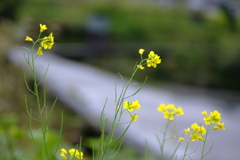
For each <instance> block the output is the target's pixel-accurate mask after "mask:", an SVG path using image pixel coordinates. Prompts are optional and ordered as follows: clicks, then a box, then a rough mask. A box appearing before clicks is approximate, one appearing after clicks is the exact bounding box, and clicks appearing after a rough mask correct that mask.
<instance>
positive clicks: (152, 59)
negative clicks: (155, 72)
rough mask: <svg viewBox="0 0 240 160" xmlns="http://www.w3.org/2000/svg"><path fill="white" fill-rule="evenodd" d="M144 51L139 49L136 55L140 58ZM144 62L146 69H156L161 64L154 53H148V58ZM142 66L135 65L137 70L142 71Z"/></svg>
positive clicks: (158, 57)
mask: <svg viewBox="0 0 240 160" xmlns="http://www.w3.org/2000/svg"><path fill="white" fill-rule="evenodd" d="M144 51H145V50H144V49H139V51H138V53H139V54H140V55H141V56H142V54H143V53H144ZM144 61H146V63H145V64H147V66H148V67H154V68H156V67H157V64H160V63H161V59H160V56H158V55H157V54H155V53H154V51H150V53H149V54H148V58H146V59H144ZM143 65H144V64H142V63H140V64H138V65H137V68H139V69H141V70H143V69H144V67H143Z"/></svg>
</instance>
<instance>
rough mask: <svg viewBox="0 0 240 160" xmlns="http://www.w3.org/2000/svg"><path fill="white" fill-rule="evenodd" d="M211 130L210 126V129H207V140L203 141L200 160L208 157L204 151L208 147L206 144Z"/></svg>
mask: <svg viewBox="0 0 240 160" xmlns="http://www.w3.org/2000/svg"><path fill="white" fill-rule="evenodd" d="M209 129H210V125H208V127H207V133H206V136H205V139H204V140H203V146H202V154H201V158H200V160H202V159H203V158H204V157H205V156H206V154H205V155H204V151H205V146H206V143H207V137H208V132H209ZM208 153H209V152H208Z"/></svg>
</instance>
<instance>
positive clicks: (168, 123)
mask: <svg viewBox="0 0 240 160" xmlns="http://www.w3.org/2000/svg"><path fill="white" fill-rule="evenodd" d="M170 123H171V121H170V120H169V119H168V120H167V124H166V127H165V129H164V132H163V141H162V144H161V145H160V150H161V160H162V159H163V149H164V145H165V142H166V135H167V130H168V127H169V126H170Z"/></svg>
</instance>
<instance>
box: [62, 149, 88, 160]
mask: <svg viewBox="0 0 240 160" xmlns="http://www.w3.org/2000/svg"><path fill="white" fill-rule="evenodd" d="M68 152H69V155H68ZM68 152H67V151H66V150H65V149H64V148H62V149H61V154H60V156H61V157H62V158H63V159H68V157H69V160H70V159H74V158H77V159H83V152H79V151H78V150H77V149H74V148H72V149H69V150H68Z"/></svg>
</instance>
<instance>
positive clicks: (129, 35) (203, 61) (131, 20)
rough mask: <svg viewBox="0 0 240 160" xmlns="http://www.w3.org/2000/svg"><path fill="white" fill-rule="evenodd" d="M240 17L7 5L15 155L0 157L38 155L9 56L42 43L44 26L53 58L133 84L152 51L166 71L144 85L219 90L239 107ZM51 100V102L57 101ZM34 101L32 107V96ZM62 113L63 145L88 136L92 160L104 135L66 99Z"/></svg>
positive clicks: (61, 4) (92, 1)
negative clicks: (29, 43)
mask: <svg viewBox="0 0 240 160" xmlns="http://www.w3.org/2000/svg"><path fill="white" fill-rule="evenodd" d="M239 11H240V1H239V0H121V1H110V0H89V1H88V0H1V2H0V48H1V50H0V56H1V57H0V66H1V68H0V95H1V96H0V125H1V127H0V131H1V134H0V150H1V149H6V148H8V150H9V151H10V152H9V153H7V152H6V154H4V155H0V158H1V156H2V158H1V159H3V158H5V159H23V158H25V159H26V152H27V151H28V152H29V148H31V150H35V149H36V148H34V147H30V146H32V145H33V146H34V144H32V142H31V141H30V138H29V137H26V136H25V135H26V134H27V132H28V130H27V129H28V127H29V119H28V117H27V116H26V110H25V105H24V95H26V94H28V91H27V89H26V88H25V85H24V79H23V70H21V69H20V68H17V67H15V66H14V65H13V64H12V63H10V62H9V61H8V60H7V58H6V54H7V53H8V51H9V49H10V48H12V47H16V46H24V45H25V42H24V40H25V36H26V35H28V36H30V37H37V35H38V33H39V24H40V23H41V24H46V25H47V27H48V28H49V31H51V32H53V34H54V37H55V45H54V47H53V49H52V50H51V51H52V52H53V53H54V54H57V55H60V56H62V57H65V58H68V59H71V60H74V61H77V62H79V63H82V62H84V63H87V64H90V65H93V66H95V67H98V68H100V69H102V70H106V71H108V72H112V73H117V72H120V73H121V74H122V75H124V76H126V77H128V76H130V74H131V71H132V70H131V69H129V68H132V66H133V64H135V63H136V61H138V60H139V55H138V54H136V53H137V51H138V49H139V48H144V49H145V50H146V51H147V52H149V51H150V50H153V51H155V53H157V54H158V55H160V56H161V59H162V64H161V66H160V67H158V68H156V69H145V70H143V71H142V72H141V74H138V75H136V79H137V80H139V81H142V80H143V79H142V77H145V76H149V77H150V81H149V82H148V83H150V84H156V85H163V86H167V87H168V88H170V89H174V90H177V89H179V88H181V89H182V88H185V87H186V88H200V89H204V90H209V91H210V92H211V91H213V92H214V93H217V94H215V95H216V96H219V95H221V96H225V97H227V98H229V99H230V100H229V103H230V104H231V107H236V106H237V105H236V104H237V103H238V102H239V101H240V99H239V98H238V95H239V90H240V83H239V82H240V74H239V70H240V63H239V61H240V45H239V42H240V26H239V24H240V21H239ZM28 81H29V83H31V77H29V79H28ZM172 86H174V87H172ZM49 96H50V98H49V100H48V103H52V102H53V101H54V96H52V97H51V94H50V95H49ZM28 97H29V101H30V102H31V99H33V97H32V95H28ZM57 106H58V107H57V108H56V112H59V114H57V113H56V114H54V118H52V119H53V121H52V124H51V126H52V127H53V128H54V129H56V133H57V130H58V129H59V127H60V126H59V121H57V119H58V120H59V119H60V115H61V114H60V113H61V111H64V113H65V117H66V118H65V119H67V120H68V121H67V122H64V126H65V131H64V134H63V136H64V141H63V143H64V144H65V146H71V145H75V144H77V143H78V142H79V135H82V136H83V139H84V138H85V140H84V141H83V145H84V147H85V149H86V150H87V151H88V152H86V157H88V155H89V156H90V155H91V146H92V144H93V143H94V142H95V139H97V137H98V135H99V133H98V131H97V130H95V129H93V127H92V126H91V125H90V124H88V122H87V121H86V120H85V119H84V118H82V117H81V116H79V115H77V114H76V113H75V112H73V111H71V110H70V109H69V108H68V107H67V106H66V105H65V104H64V103H61V100H60V101H59V102H58V105H57ZM55 116H56V117H55ZM36 132H38V131H37V130H36ZM56 133H55V132H53V133H52V134H53V136H52V140H53V141H54V138H55V137H56V136H55V135H56ZM20 147H21V149H19V148H20ZM24 148H25V149H24ZM126 150H127V152H128V156H127V157H129V155H132V156H133V157H134V156H136V157H137V155H138V154H137V153H136V152H135V151H134V150H133V149H129V148H127V147H126V148H124V149H123V153H126ZM11 151H12V152H11ZM13 152H14V154H11V153H13ZM38 152H39V154H40V151H38ZM29 154H30V155H29V156H30V157H34V154H32V153H29ZM29 159H31V158H29ZM130 159H131V158H130Z"/></svg>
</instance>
